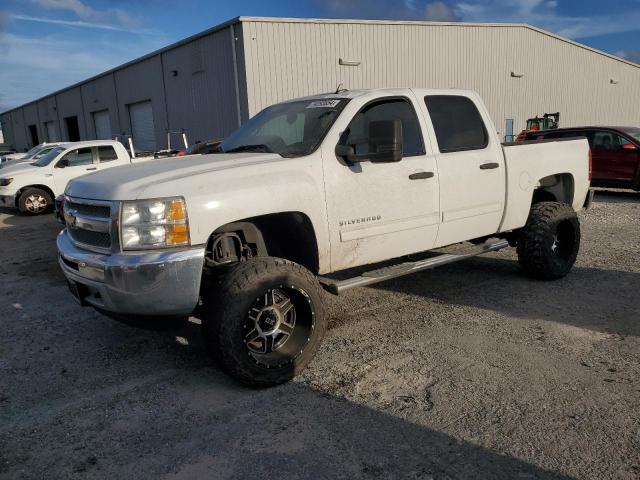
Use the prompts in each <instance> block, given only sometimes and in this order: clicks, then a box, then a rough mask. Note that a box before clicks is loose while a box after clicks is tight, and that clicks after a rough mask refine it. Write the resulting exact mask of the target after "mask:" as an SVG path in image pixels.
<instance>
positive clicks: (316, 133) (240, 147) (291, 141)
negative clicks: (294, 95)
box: [219, 98, 348, 157]
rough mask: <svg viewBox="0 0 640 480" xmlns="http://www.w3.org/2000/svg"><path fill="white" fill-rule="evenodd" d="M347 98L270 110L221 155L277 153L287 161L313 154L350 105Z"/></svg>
mask: <svg viewBox="0 0 640 480" xmlns="http://www.w3.org/2000/svg"><path fill="white" fill-rule="evenodd" d="M347 102H348V100H347V99H344V98H328V99H322V100H304V101H295V102H287V103H279V104H277V105H272V106H271V107H267V108H265V109H264V110H262V111H261V112H260V113H258V114H257V115H256V116H255V117H253V118H252V119H251V120H249V121H248V122H247V123H245V124H244V125H243V126H242V127H240V128H239V129H238V130H236V131H235V132H234V133H232V134H231V135H230V136H229V137H228V138H227V139H226V140H224V141H223V142H222V143H221V144H220V150H219V151H220V152H221V153H230V152H273V153H277V154H279V155H281V156H283V157H301V156H304V155H309V154H310V153H312V152H313V151H314V150H315V149H316V148H318V145H320V142H322V140H323V139H324V136H325V135H326V134H327V132H328V131H329V128H331V125H333V122H334V121H335V120H336V118H338V115H339V114H340V112H341V111H342V109H343V108H344V107H345V105H346V104H347Z"/></svg>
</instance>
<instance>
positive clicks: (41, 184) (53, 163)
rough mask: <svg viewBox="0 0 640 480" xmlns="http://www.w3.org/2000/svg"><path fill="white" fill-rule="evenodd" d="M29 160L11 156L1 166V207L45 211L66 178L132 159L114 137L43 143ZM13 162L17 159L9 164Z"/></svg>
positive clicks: (24, 210)
mask: <svg viewBox="0 0 640 480" xmlns="http://www.w3.org/2000/svg"><path fill="white" fill-rule="evenodd" d="M43 148H44V151H45V153H44V155H40V156H38V155H36V156H35V157H33V159H32V160H31V161H22V160H13V161H9V162H7V163H6V164H5V165H3V166H2V167H0V207H10V208H17V209H18V210H20V212H22V213H25V214H29V215H38V214H41V213H44V212H46V211H47V210H49V209H50V207H52V206H53V200H54V199H55V197H56V196H58V195H61V194H62V193H63V192H64V189H65V187H66V186H67V183H68V182H69V180H71V179H74V178H76V177H79V176H81V175H86V174H87V173H90V172H93V171H100V170H104V169H106V168H112V167H116V166H121V165H128V164H129V163H131V158H130V157H129V153H128V152H127V150H126V149H125V147H124V146H123V145H122V144H121V143H120V142H117V141H114V140H89V141H84V142H69V143H58V144H54V145H46V146H45V147H43ZM12 162H16V163H15V164H12Z"/></svg>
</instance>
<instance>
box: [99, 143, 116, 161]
mask: <svg viewBox="0 0 640 480" xmlns="http://www.w3.org/2000/svg"><path fill="white" fill-rule="evenodd" d="M98 158H99V159H100V163H104V162H111V161H112V160H117V159H118V154H117V153H116V150H115V149H114V148H113V147H112V146H111V145H105V146H102V147H98Z"/></svg>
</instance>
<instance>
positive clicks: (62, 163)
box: [56, 158, 69, 168]
mask: <svg viewBox="0 0 640 480" xmlns="http://www.w3.org/2000/svg"><path fill="white" fill-rule="evenodd" d="M68 166H69V159H68V158H63V159H62V160H60V161H59V162H58V163H56V168H65V167H68Z"/></svg>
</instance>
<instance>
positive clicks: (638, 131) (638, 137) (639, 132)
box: [622, 128, 640, 142]
mask: <svg viewBox="0 0 640 480" xmlns="http://www.w3.org/2000/svg"><path fill="white" fill-rule="evenodd" d="M622 131H623V132H624V133H626V134H627V135H629V136H630V137H633V139H634V140H635V141H636V142H640V128H625V129H623V130H622Z"/></svg>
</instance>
